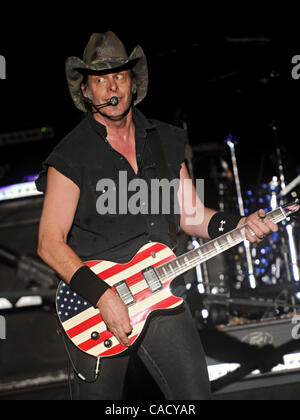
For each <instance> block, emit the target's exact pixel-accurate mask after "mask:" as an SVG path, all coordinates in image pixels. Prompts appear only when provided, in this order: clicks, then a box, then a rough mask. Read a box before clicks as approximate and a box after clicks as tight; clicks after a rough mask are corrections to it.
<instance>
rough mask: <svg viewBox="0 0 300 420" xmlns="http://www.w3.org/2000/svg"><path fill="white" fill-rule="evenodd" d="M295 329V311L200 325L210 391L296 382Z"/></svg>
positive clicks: (299, 365)
mask: <svg viewBox="0 0 300 420" xmlns="http://www.w3.org/2000/svg"><path fill="white" fill-rule="evenodd" d="M297 319H298V321H297ZM297 322H298V324H297ZM296 329H297V331H299V316H298V318H297V317H296V316H295V314H294V313H289V314H286V315H283V316H278V317H274V318H270V319H267V320H264V319H262V320H260V321H258V320H256V321H255V322H250V321H243V322H242V323H241V324H240V325H237V324H236V325H234V323H233V320H232V325H229V326H222V325H220V326H219V327H218V328H217V329H211V328H202V329H200V330H199V332H200V336H201V338H202V342H203V346H204V350H205V353H206V355H207V362H208V370H209V376H210V379H211V386H212V391H213V393H214V394H215V395H216V396H217V395H221V394H223V395H224V394H228V395H230V393H235V392H239V393H240V392H246V391H247V392H250V391H251V390H252V391H254V390H255V389H260V388H264V389H265V388H266V387H270V388H272V386H273V387H274V386H275V385H277V386H278V385H283V384H285V385H286V384H288V383H295V381H296V382H299V380H300V340H298V339H295V338H293V337H296V336H295V330H296ZM264 396H266V394H264Z"/></svg>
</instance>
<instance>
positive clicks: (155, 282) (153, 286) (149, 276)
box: [142, 267, 163, 293]
mask: <svg viewBox="0 0 300 420" xmlns="http://www.w3.org/2000/svg"><path fill="white" fill-rule="evenodd" d="M142 274H143V277H144V279H145V280H146V283H147V285H148V287H149V289H150V290H151V292H152V293H154V292H157V291H158V290H160V289H162V287H163V285H162V283H161V281H160V280H159V278H158V275H157V273H156V271H155V269H154V268H153V267H148V268H146V269H145V270H143V271H142Z"/></svg>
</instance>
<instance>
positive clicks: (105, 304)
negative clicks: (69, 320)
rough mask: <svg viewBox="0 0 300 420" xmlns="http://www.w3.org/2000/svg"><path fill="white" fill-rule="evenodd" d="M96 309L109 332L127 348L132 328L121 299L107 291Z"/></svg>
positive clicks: (109, 290)
mask: <svg viewBox="0 0 300 420" xmlns="http://www.w3.org/2000/svg"><path fill="white" fill-rule="evenodd" d="M97 308H98V309H99V310H100V313H101V317H102V319H103V321H104V322H105V324H106V326H107V328H108V329H109V331H110V332H111V333H112V334H113V335H114V336H115V337H116V338H117V340H118V341H119V343H120V344H122V345H123V346H126V347H129V346H130V345H131V343H130V341H129V339H128V336H129V335H130V334H131V332H132V329H133V327H132V325H131V323H130V318H129V313H128V308H127V306H126V305H125V303H124V302H123V301H122V299H121V298H120V297H119V296H118V295H116V294H115V293H114V292H113V291H112V290H111V289H108V290H106V292H105V293H104V294H103V295H102V296H101V298H100V299H99V301H98V303H97Z"/></svg>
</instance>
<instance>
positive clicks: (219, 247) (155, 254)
mask: <svg viewBox="0 0 300 420" xmlns="http://www.w3.org/2000/svg"><path fill="white" fill-rule="evenodd" d="M299 209H300V205H299V204H298V202H294V203H292V204H288V205H286V206H283V207H279V208H278V209H276V210H273V211H271V212H270V213H268V214H267V216H266V217H267V218H268V219H269V220H271V221H272V222H274V223H279V222H281V221H283V220H284V219H286V218H287V217H288V216H289V215H290V214H292V213H294V212H296V211H298V210H299ZM246 228H247V225H244V226H242V227H240V228H237V229H234V230H232V231H231V232H229V233H226V234H223V235H222V236H220V237H218V238H217V239H214V240H211V241H209V242H207V243H205V244H204V245H202V246H200V247H199V248H197V249H194V250H192V251H189V252H187V253H185V254H183V255H181V256H180V257H176V256H175V254H174V253H173V251H172V250H171V249H170V248H169V247H167V246H166V245H164V244H161V243H155V242H150V243H147V244H146V245H144V246H143V247H142V248H141V249H140V250H139V251H138V252H137V254H136V255H135V256H134V258H133V259H132V260H131V261H130V262H128V263H126V264H117V263H114V262H110V261H87V262H85V264H86V265H87V266H88V267H90V268H91V270H92V271H93V272H94V273H95V274H97V275H98V276H99V277H100V279H99V281H103V280H104V281H105V282H107V283H108V284H109V285H110V286H111V287H112V290H113V291H114V292H115V293H117V294H118V295H119V296H120V298H121V299H122V300H123V302H124V303H125V304H126V305H127V306H128V310H129V316H130V320H131V325H132V326H133V330H132V333H131V335H130V337H129V340H130V342H131V344H133V343H134V342H135V341H136V340H137V339H138V337H139V335H140V334H141V332H142V330H143V328H144V325H145V323H146V319H147V317H148V315H149V314H150V313H151V312H152V311H155V310H158V309H170V308H175V307H177V306H179V305H181V303H182V302H183V299H181V298H179V297H176V296H174V295H173V294H172V293H171V290H170V285H171V282H172V281H173V280H174V278H176V277H177V276H179V275H181V274H183V273H185V272H186V271H188V270H190V269H192V268H194V267H196V266H197V265H199V264H201V263H203V262H204V261H207V260H209V259H210V258H213V257H215V256H216V255H218V254H220V253H222V252H224V251H226V250H227V249H229V248H232V247H233V246H235V245H237V244H239V243H241V242H243V241H244V240H245V239H246V236H245V230H246ZM221 229H222V226H221V227H220V231H222V230H221ZM56 309H57V313H58V317H59V320H60V322H61V324H62V327H63V329H64V330H65V332H66V334H67V336H68V337H69V338H70V340H71V341H72V342H73V344H75V346H77V347H78V348H79V349H80V350H82V351H84V352H86V353H87V354H89V355H91V356H94V357H97V358H99V357H108V356H114V355H117V354H120V353H122V352H124V351H125V350H127V347H125V346H123V345H121V344H120V343H119V342H118V340H117V339H116V338H115V337H114V335H113V334H112V333H111V332H110V331H109V330H108V329H107V327H106V324H105V323H104V321H103V320H102V318H101V314H100V311H99V310H98V309H95V308H94V307H93V306H91V305H90V304H89V303H88V302H86V301H85V300H84V299H83V298H82V297H81V296H79V295H77V294H76V293H74V292H73V291H72V290H71V289H70V288H69V286H68V285H67V284H66V283H65V282H63V281H61V282H60V284H59V287H58V290H57V296H56Z"/></svg>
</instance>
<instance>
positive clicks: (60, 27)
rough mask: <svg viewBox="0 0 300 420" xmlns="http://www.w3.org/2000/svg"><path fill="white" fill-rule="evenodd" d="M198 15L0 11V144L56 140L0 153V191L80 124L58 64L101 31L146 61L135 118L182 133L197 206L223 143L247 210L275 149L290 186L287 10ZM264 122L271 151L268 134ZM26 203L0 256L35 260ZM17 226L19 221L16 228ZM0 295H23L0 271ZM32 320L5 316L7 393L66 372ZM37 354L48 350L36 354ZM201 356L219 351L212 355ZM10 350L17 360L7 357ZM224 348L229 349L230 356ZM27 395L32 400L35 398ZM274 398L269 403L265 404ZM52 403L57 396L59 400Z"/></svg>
mask: <svg viewBox="0 0 300 420" xmlns="http://www.w3.org/2000/svg"><path fill="white" fill-rule="evenodd" d="M199 4H200V3H196V2H187V1H186V2H180V3H176V2H173V3H166V2H164V3H162V2H160V3H154V2H151V3H147V2H140V3H139V4H138V5H135V4H134V3H132V2H131V3H116V2H111V3H109V4H108V3H82V4H81V3H78V2H77V3H70V4H67V3H63V4H61V5H55V6H52V3H40V4H39V5H35V6H34V7H33V6H31V5H30V4H29V3H25V4H22V5H19V4H15V3H14V4H12V5H11V8H10V10H8V7H9V5H7V4H5V5H1V9H0V16H1V19H0V55H3V56H4V57H5V59H6V64H7V79H6V80H0V135H1V133H7V132H11V131H18V130H26V129H31V128H38V127H43V126H52V127H53V128H54V132H55V136H54V138H52V139H51V140H50V139H47V140H46V139H44V140H41V141H39V142H29V143H23V144H15V145H10V146H0V186H1V185H8V184H11V183H16V182H20V181H21V180H22V178H23V177H24V176H25V175H28V174H35V173H37V172H38V171H39V169H40V166H41V162H42V161H43V160H44V159H45V158H46V156H47V155H48V154H49V153H50V151H51V149H52V148H53V147H54V146H55V144H56V143H57V142H59V141H60V140H61V139H62V137H63V136H64V135H66V134H67V133H68V132H69V131H70V130H71V129H72V128H73V127H74V126H75V125H76V124H77V123H78V122H79V121H80V119H81V118H82V115H83V114H82V113H81V112H80V111H78V110H77V109H76V108H75V106H74V104H73V102H72V99H71V97H70V95H69V92H68V87H67V82H66V79H65V74H64V64H65V60H66V59H67V58H68V57H69V56H71V55H75V56H77V57H82V54H83V50H84V47H85V45H86V43H87V42H88V39H89V37H90V36H91V34H92V33H94V32H104V31H107V30H112V31H114V32H115V33H116V34H117V36H118V37H119V38H120V39H121V40H122V41H123V42H124V44H125V46H126V47H127V50H128V53H131V51H132V49H133V48H134V47H135V46H136V45H137V44H139V45H141V46H142V48H143V49H144V51H145V54H146V56H147V58H148V65H149V77H150V82H149V91H148V95H147V97H146V99H145V100H144V101H143V102H142V103H141V104H140V105H139V108H140V109H141V110H142V111H143V112H144V113H145V114H146V115H147V116H148V117H152V118H157V119H161V120H164V121H167V122H170V123H173V124H177V125H182V122H183V120H184V121H185V122H186V123H187V127H188V130H189V138H190V142H191V145H192V146H193V151H194V160H193V164H194V172H195V176H196V177H198V178H205V181H206V183H205V199H206V204H208V205H211V206H216V205H217V195H216V191H217V184H218V179H216V175H215V174H214V173H213V172H212V167H214V165H217V163H219V160H220V157H222V158H224V159H225V160H226V161H227V162H228V163H229V164H230V155H229V150H228V148H227V147H225V146H224V140H225V138H226V137H227V136H228V134H229V133H231V134H232V135H234V136H235V137H236V139H237V142H238V144H237V158H238V165H239V170H240V176H241V184H242V188H243V191H246V190H247V189H248V188H250V186H251V187H253V190H254V191H255V193H256V196H257V198H258V197H260V196H263V193H262V191H261V185H262V183H265V182H266V183H268V182H270V180H271V178H272V177H273V176H278V162H277V160H276V154H275V151H276V148H275V146H276V144H278V142H279V144H280V149H281V152H282V157H283V163H284V173H285V176H286V182H287V183H288V182H290V181H292V180H293V179H294V178H295V177H296V176H297V175H298V173H300V156H299V152H298V150H299V146H298V145H299V93H300V80H293V79H292V76H291V72H292V68H293V64H292V63H291V61H292V57H293V56H295V55H298V54H299V55H300V35H299V31H300V29H298V28H299V24H298V22H297V21H296V19H297V18H298V14H297V9H296V8H295V7H294V6H293V5H292V4H289V5H286V6H284V5H282V4H280V7H278V8H276V6H275V5H274V3H269V4H268V3H267V2H264V3H262V2H260V3H259V4H257V5H256V4H255V3H254V2H251V3H250V2H249V3H248V2H240V3H239V4H238V6H237V5H234V4H233V3H231V4H229V3H228V2H225V4H224V5H220V4H219V3H217V2H211V3H210V10H207V9H208V7H207V5H206V7H205V8H204V6H203V4H202V3H201V4H200V6H199ZM274 122H275V123H276V126H277V127H278V138H277V139H275V137H274V132H273V131H272V129H271V125H272V124H273V123H274ZM233 197H234V195H232V196H231V197H229V198H231V199H232V198H233ZM263 198H264V196H263ZM227 199H228V197H227ZM231 201H233V200H231ZM33 202H35V201H34V200H33V201H32V202H30V205H28V206H27V207H26V206H25V204H24V207H26V209H25V210H24V208H23V207H17V211H16V210H15V209H13V210H9V209H8V210H7V208H6V207H5V208H3V209H2V207H1V208H0V213H1V211H2V212H3V214H4V216H3V214H2V213H1V214H0V221H1V220H2V222H4V223H6V222H9V226H6V227H5V228H4V227H2V229H1V230H0V244H1V246H6V247H8V248H10V249H12V250H14V251H16V252H18V253H21V254H22V253H24V252H27V253H28V252H30V253H34V252H35V250H36V246H37V244H36V241H37V230H38V221H39V212H40V202H39V203H38V205H37V206H36V207H33ZM227 204H232V203H231V202H230V201H227ZM31 219H32V220H31ZM22 221H25V222H26V221H28V223H27V225H26V226H25V227H24V226H23V225H22V224H20V222H22ZM297 240H298V239H297ZM216 265H218V264H216ZM216 268H218V267H216ZM0 286H1V289H2V290H14V289H15V288H18V289H22V288H23V287H24V284H23V282H22V280H21V279H18V282H17V280H16V275H15V270H13V269H11V268H8V267H6V266H5V265H4V264H1V279H0ZM197 304H198V303H197ZM43 308H44V309H43V310H45V314H43V315H44V316H43V319H42V322H40V319H41V318H40V317H41V314H40V310H41V308H37V312H36V313H32V312H30V311H29V313H28V314H27V313H25V312H24V314H23V316H22V315H21V316H20V314H19V313H15V312H13V311H12V312H11V313H10V312H9V313H8V314H7V321H8V332H9V333H10V334H11V335H10V336H9V337H8V340H6V341H5V342H2V343H1V344H3V345H2V346H1V348H0V350H1V354H0V356H1V357H0V359H1V360H2V361H3V360H4V361H5V363H2V364H1V370H0V374H1V376H2V379H3V377H7V382H10V381H11V380H12V379H14V380H15V379H18V377H19V376H20V377H22V378H23V377H25V378H27V377H35V376H36V375H38V374H40V372H44V370H55V369H56V368H57V369H58V368H65V364H66V362H65V353H64V348H63V346H62V342H61V340H60V339H59V338H58V337H57V336H56V333H55V331H54V328H55V327H54V326H53V324H54V320H53V319H52V312H51V311H50V312H49V314H48V312H47V305H44V306H43ZM29 309H30V308H29ZM44 318H48V320H47V319H44ZM34 325H36V326H37V328H34ZM45 325H47V326H48V325H49V329H47V327H46V328H45V327H44V326H45ZM286 331H289V330H288V327H287V330H286ZM15 332H18V334H17V333H16V334H15ZM45 336H46V337H45ZM16 341H18V343H17V342H16ZM45 342H47V343H50V344H49V345H47V346H45V345H44V343H45ZM204 343H207V341H206V340H204ZM212 344H213V345H212V347H213V348H214V349H215V348H220V349H222V351H223V349H224V346H223V345H220V346H218V344H217V345H216V344H215V342H213V343H212ZM17 345H18V346H19V348H21V349H22V351H19V352H17V351H16V350H15V349H16V348H17ZM232 348H233V346H232V345H230V346H229V349H230V354H231V352H232ZM208 353H209V352H208ZM242 353H243V352H242ZM53 354H55V360H54V359H53ZM244 356H245V355H244V354H243V357H244ZM245 358H246V359H247V357H246V356H245ZM242 360H244V358H242ZM50 361H53V365H52V364H51V363H50ZM36 371H37V372H36ZM18 375H19V376H18ZM53 375H54V374H53ZM297 380H298V379H297ZM298 382H299V381H298ZM273 389H274V387H273V388H272V390H273ZM294 389H298V388H294ZM53 392H54V391H53ZM64 392H66V386H64ZM290 392H291V391H290V390H288V392H287V393H288V396H291V393H290ZM38 393H39V396H40V395H41V391H40V389H39V391H38ZM239 395H240V392H239ZM261 395H266V394H265V393H261ZM277 395H279V396H280V393H277V394H275V393H274V395H273V398H274V399H275V398H276V396H277ZM281 395H282V394H281ZM298 395H299V393H298ZM62 397H64V394H62V393H60V395H59V397H58V398H60V399H62ZM13 398H15V396H13V397H12V399H13ZM24 398H27V399H28V394H26V395H25V397H24ZM52 398H53V396H52ZM296 398H297V397H296ZM54 399H55V398H54ZM277 399H280V398H279V397H277Z"/></svg>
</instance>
